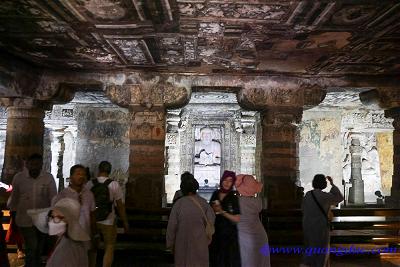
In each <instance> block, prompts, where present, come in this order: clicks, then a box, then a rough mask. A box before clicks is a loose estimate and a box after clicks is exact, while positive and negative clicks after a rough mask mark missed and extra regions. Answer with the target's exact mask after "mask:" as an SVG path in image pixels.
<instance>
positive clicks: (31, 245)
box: [19, 226, 47, 267]
mask: <svg viewBox="0 0 400 267" xmlns="http://www.w3.org/2000/svg"><path fill="white" fill-rule="evenodd" d="M19 229H20V230H21V233H22V236H23V237H24V240H25V267H40V266H42V261H41V257H42V254H43V248H44V244H45V242H46V237H47V234H44V233H42V232H40V231H39V230H38V229H37V228H36V227H35V226H32V227H19Z"/></svg>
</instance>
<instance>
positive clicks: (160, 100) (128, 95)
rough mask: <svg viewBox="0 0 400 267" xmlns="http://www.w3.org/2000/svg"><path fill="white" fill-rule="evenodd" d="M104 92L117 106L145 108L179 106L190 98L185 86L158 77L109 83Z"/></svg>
mask: <svg viewBox="0 0 400 267" xmlns="http://www.w3.org/2000/svg"><path fill="white" fill-rule="evenodd" d="M106 94H107V95H108V96H109V97H110V99H111V101H112V102H114V103H116V104H117V105H119V106H122V107H129V106H132V105H133V106H141V107H143V108H144V109H147V110H151V109H152V108H153V107H164V108H179V107H182V106H184V105H186V104H187V103H188V102H189V99H190V92H189V90H188V89H187V88H186V87H183V86H178V85H175V84H172V83H170V82H166V81H160V79H159V78H158V77H156V78H153V79H150V80H142V81H140V83H139V84H123V85H115V84H110V85H108V86H106Z"/></svg>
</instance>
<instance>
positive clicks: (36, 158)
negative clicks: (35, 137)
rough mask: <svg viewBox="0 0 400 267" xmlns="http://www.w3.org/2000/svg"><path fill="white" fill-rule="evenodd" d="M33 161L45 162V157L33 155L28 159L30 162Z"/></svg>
mask: <svg viewBox="0 0 400 267" xmlns="http://www.w3.org/2000/svg"><path fill="white" fill-rule="evenodd" d="M32 160H43V156H42V155H40V154H38V153H33V154H32V155H30V156H29V158H28V161H32Z"/></svg>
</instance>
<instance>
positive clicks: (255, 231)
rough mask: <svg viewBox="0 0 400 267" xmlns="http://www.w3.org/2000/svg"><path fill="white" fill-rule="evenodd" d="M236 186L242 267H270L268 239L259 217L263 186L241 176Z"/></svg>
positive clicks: (252, 179) (243, 175) (250, 178)
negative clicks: (258, 195) (260, 195)
mask: <svg viewBox="0 0 400 267" xmlns="http://www.w3.org/2000/svg"><path fill="white" fill-rule="evenodd" d="M235 186H236V189H237V191H238V192H239V194H240V197H239V205H240V212H241V213H240V221H239V223H238V232H239V246H240V257H241V260H242V267H254V266H257V267H269V266H271V264H270V259H269V251H265V250H266V249H267V250H268V237H267V233H266V232H265V229H264V226H263V225H262V223H261V221H260V216H259V215H260V212H261V210H262V203H261V198H259V197H256V194H258V193H260V192H261V190H262V188H263V184H262V183H260V182H258V181H257V180H256V179H255V178H254V176H252V175H246V174H239V175H238V176H236V183H235Z"/></svg>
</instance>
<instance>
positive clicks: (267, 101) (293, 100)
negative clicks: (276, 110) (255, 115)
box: [238, 85, 326, 110]
mask: <svg viewBox="0 0 400 267" xmlns="http://www.w3.org/2000/svg"><path fill="white" fill-rule="evenodd" d="M325 95H326V92H325V90H323V88H321V87H319V86H316V85H315V86H309V85H308V86H298V87H295V86H290V87H289V86H288V87H284V86H283V85H282V87H279V85H277V86H276V87H269V88H243V89H241V90H240V91H239V93H238V102H239V104H240V105H241V106H243V107H244V108H247V109H251V110H264V109H266V108H270V107H301V108H303V109H309V108H312V107H314V106H316V105H318V104H320V103H321V102H322V101H323V99H324V98H325Z"/></svg>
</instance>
